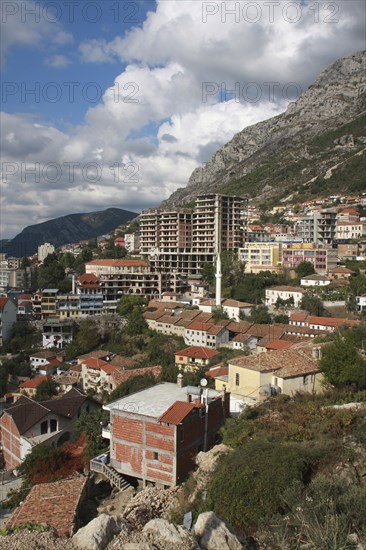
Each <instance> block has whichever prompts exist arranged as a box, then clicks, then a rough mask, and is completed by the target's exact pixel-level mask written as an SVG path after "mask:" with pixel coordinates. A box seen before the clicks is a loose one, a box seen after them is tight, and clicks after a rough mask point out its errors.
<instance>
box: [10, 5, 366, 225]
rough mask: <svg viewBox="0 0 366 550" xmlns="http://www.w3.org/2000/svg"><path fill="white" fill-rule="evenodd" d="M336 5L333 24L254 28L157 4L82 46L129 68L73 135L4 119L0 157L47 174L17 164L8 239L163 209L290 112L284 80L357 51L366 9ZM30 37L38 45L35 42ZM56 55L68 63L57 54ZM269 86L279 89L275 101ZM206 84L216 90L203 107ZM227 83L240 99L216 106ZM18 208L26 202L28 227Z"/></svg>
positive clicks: (264, 20)
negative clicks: (234, 147) (200, 169)
mask: <svg viewBox="0 0 366 550" xmlns="http://www.w3.org/2000/svg"><path fill="white" fill-rule="evenodd" d="M211 4H212V5H214V6H219V7H220V6H221V5H222V4H225V3H221V2H218V3H211ZM228 4H229V3H226V5H228ZM232 4H233V5H234V4H235V3H234V2H233V3H232ZM244 4H248V3H241V6H243V5H244ZM251 4H253V3H251ZM291 4H293V3H291ZM316 4H317V3H313V7H314V5H316ZM338 4H339V6H340V12H339V14H337V17H338V19H339V20H338V22H337V23H330V22H329V23H328V22H326V21H325V20H324V19H325V17H330V16H331V14H329V13H325V12H320V13H319V22H316V21H315V22H314V17H315V15H314V11H313V10H309V9H305V7H304V6H302V16H301V19H300V20H299V22H298V23H297V24H295V23H289V22H288V21H286V20H285V19H284V17H283V14H282V15H280V16H278V15H277V16H276V18H275V20H274V22H273V23H271V22H270V20H269V17H268V16H267V17H264V16H263V15H262V17H261V18H260V20H259V21H258V22H257V23H255V24H254V23H248V22H246V21H244V20H243V16H241V19H240V20H239V21H238V22H235V20H234V19H233V17H229V16H228V17H227V20H226V23H225V22H223V20H222V14H220V13H218V14H215V15H213V16H209V17H208V18H207V23H203V21H202V5H203V4H202V3H201V2H195V1H194V2H192V1H184V2H183V1H177V2H173V1H160V2H158V5H157V9H156V12H151V13H149V14H148V16H147V19H146V21H145V23H144V24H143V26H142V27H141V28H135V29H132V30H131V31H130V32H129V33H128V34H127V35H126V36H124V37H116V38H115V39H114V40H113V41H111V42H106V41H105V40H95V39H94V40H91V41H87V42H83V43H82V44H81V45H80V48H79V53H80V55H81V59H82V60H83V61H84V62H89V63H90V62H94V63H105V62H110V61H115V62H116V67H117V66H118V63H121V62H123V64H124V65H125V63H128V64H127V66H125V68H124V70H123V71H121V72H120V74H119V75H118V76H116V78H115V83H114V86H112V87H110V88H108V89H107V90H106V91H105V93H104V95H103V98H102V100H101V102H100V104H99V105H97V106H95V107H93V108H90V109H89V111H88V112H87V115H86V117H85V123H84V124H82V125H80V126H77V127H74V128H72V129H71V130H70V131H69V133H63V132H59V131H58V130H57V129H56V128H52V127H50V126H47V125H44V124H43V125H42V124H36V123H35V121H34V120H32V119H30V118H29V117H24V116H21V115H5V117H4V121H5V126H3V128H2V134H3V149H2V150H3V157H4V160H6V161H9V162H14V163H18V166H19V167H20V168H21V163H22V162H23V163H32V162H33V163H35V162H39V163H40V175H41V177H40V181H38V182H37V181H36V178H34V177H33V176H32V175H31V174H30V175H29V177H28V178H27V179H26V181H22V177H21V176H22V173H21V170H20V169H19V170H18V171H17V172H16V173H14V175H12V176H11V175H8V178H7V181H6V182H5V184H4V187H3V193H2V197H1V200H2V208H3V212H5V213H6V217H7V227H6V229H5V226H4V227H3V228H2V229H3V232H4V233H3V234H5V235H6V236H8V235H11V234H14V233H15V232H16V231H18V230H19V229H20V228H21V227H23V226H24V225H25V224H28V223H31V222H32V223H35V221H37V220H38V221H39V220H40V219H45V218H51V217H54V216H57V215H61V214H63V213H67V212H70V211H73V212H76V211H87V210H92V209H100V208H103V207H108V206H111V205H123V206H124V207H125V208H128V209H131V210H136V209H139V208H142V207H146V206H149V205H157V204H159V202H160V201H161V200H163V199H165V198H167V197H168V196H169V195H170V193H171V192H173V191H174V190H176V189H177V188H178V187H183V186H185V185H186V183H187V181H188V178H189V176H190V174H191V173H192V171H193V170H194V169H195V168H196V167H197V166H198V165H200V164H201V163H202V162H206V161H207V160H209V158H210V156H211V155H212V154H213V153H214V151H215V150H216V149H217V148H218V147H220V145H222V144H223V143H226V142H227V141H229V140H230V139H231V138H232V136H233V135H234V134H235V133H236V132H238V131H240V130H241V129H242V128H244V127H245V126H248V125H250V124H254V123H256V122H258V121H260V120H263V119H265V118H268V117H270V116H274V115H276V114H278V113H280V112H281V111H283V110H284V109H285V107H286V104H287V99H286V98H284V97H283V93H282V92H283V89H284V87H285V86H286V84H287V83H288V82H290V81H291V82H296V83H298V85H299V87H301V88H302V89H305V87H306V86H307V85H308V84H310V83H311V82H312V81H313V80H314V78H315V77H316V76H317V75H318V74H319V72H320V70H322V69H324V68H325V67H326V66H327V65H329V64H330V63H331V62H332V61H334V60H335V59H336V58H337V57H341V56H342V55H346V54H348V53H351V52H352V51H356V50H358V49H361V48H362V46H363V43H362V38H363V34H362V32H363V19H362V10H364V4H363V3H361V2H358V3H357V2H356V3H355V2H340V3H338ZM206 5H207V3H206ZM258 5H260V6H262V4H260V3H258ZM281 6H282V4H281ZM321 6H322V7H323V4H321ZM288 13H289V15H291V14H290V12H288ZM29 31H31V29H30V30H29ZM27 39H28V40H30V41H32V40H33V41H35V42H36V41H37V36H33V38H32V37H29V38H27ZM38 39H39V40H43V35H41V36H39V37H38ZM17 40H18V42H19V40H20V39H19V38H17ZM24 40H26V38H24ZM63 40H66V41H67V40H68V38H67V36H66V37H64V38H63ZM61 41H62V38H61ZM10 43H11V42H10ZM23 43H25V42H23ZM8 44H9V42H8ZM56 57H57V58H58V60H59V62H61V64H62V56H53V59H54V60H55V58H56ZM50 59H52V58H50ZM268 82H272V83H278V85H277V86H276V87H275V92H276V93H275V94H274V96H273V97H270V90H271V87H270V86H268ZM203 83H211V86H212V87H211V88H209V89H212V90H213V92H212V93H211V94H208V95H207V98H206V101H203V96H202V87H203ZM221 83H224V86H226V88H227V89H228V90H231V89H233V88H234V86H235V83H237V85H238V86H239V88H238V91H239V96H240V101H237V100H235V98H233V97H232V96H229V98H227V99H230V100H229V101H225V102H221V103H220V102H218V92H219V91H220V87H221ZM248 83H255V84H256V85H257V87H258V90H259V91H260V92H261V97H260V100H258V101H257V102H254V101H252V100H250V99H249V98H248V96H247V95H245V94H246V93H247V92H248V88H246V86H247V85H248ZM266 83H267V84H266ZM272 87H273V86H272ZM236 99H238V98H236ZM4 130H5V131H4ZM73 162H74V163H77V165H75V167H74V168H75V170H74V177H73V178H70V173H69V169H70V163H73ZM45 163H55V164H56V165H57V166H60V167H61V168H62V174H61V176H60V178H59V180H57V181H52V170H50V171H49V172H48V171H47V170H46V171H45V173H43V168H44V166H45ZM89 163H97V164H96V168H97V170H98V174H99V171H100V174H99V175H100V178H99V181H93V170H91V169H90V171H89V172H87V171H85V167H86V166H89V167H91V165H89ZM116 163H117V165H118V166H119V167H120V170H119V171H116V169H115V168H113V166H116ZM111 167H112V168H111ZM8 168H9V167H8ZM9 169H11V168H9ZM45 175H46V177H45ZM19 197H20V200H19ZM19 203H20V204H28V205H29V216H27V219H26V221H25V220H24V209H22V208H20V207H19Z"/></svg>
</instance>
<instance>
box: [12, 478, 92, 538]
mask: <svg viewBox="0 0 366 550" xmlns="http://www.w3.org/2000/svg"><path fill="white" fill-rule="evenodd" d="M86 482H87V478H86V477H84V476H76V477H73V478H71V479H64V480H62V481H56V482H54V483H40V484H38V485H35V486H34V487H32V489H31V491H30V493H29V495H28V496H27V498H26V499H25V501H24V502H23V504H21V505H20V506H19V507H18V508H16V510H15V511H14V513H13V514H12V516H11V517H10V519H9V520H8V521H7V523H6V525H7V527H11V528H13V527H16V526H18V525H21V524H22V523H28V522H29V523H34V524H40V523H45V524H47V525H49V526H50V527H53V528H54V529H55V530H56V532H57V535H58V536H59V537H70V536H71V535H72V534H73V533H74V529H75V519H76V512H77V508H78V505H79V501H80V498H81V496H82V494H83V491H84V487H85V484H86Z"/></svg>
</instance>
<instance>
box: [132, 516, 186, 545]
mask: <svg viewBox="0 0 366 550" xmlns="http://www.w3.org/2000/svg"><path fill="white" fill-rule="evenodd" d="M142 532H143V533H145V534H151V535H152V536H153V538H154V539H155V540H157V539H158V540H160V541H163V542H164V543H167V544H170V545H175V546H176V547H177V548H180V549H182V550H183V549H184V548H187V549H190V548H192V549H193V548H195V547H196V544H195V541H194V539H193V538H192V536H191V535H190V534H189V533H188V531H186V530H185V529H183V527H180V526H179V525H173V524H172V523H169V522H168V521H167V520H166V519H161V518H160V519H153V520H151V521H149V523H147V524H146V525H145V527H144V528H143V530H142Z"/></svg>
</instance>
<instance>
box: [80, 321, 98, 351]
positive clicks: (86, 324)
mask: <svg viewBox="0 0 366 550" xmlns="http://www.w3.org/2000/svg"><path fill="white" fill-rule="evenodd" d="M75 344H76V348H77V350H78V353H79V354H82V353H87V352H89V351H90V350H92V349H95V348H96V347H97V346H98V345H99V344H100V336H99V333H98V327H97V323H96V322H95V320H94V319H83V320H82V321H81V322H80V324H79V330H78V332H77V335H76V338H75Z"/></svg>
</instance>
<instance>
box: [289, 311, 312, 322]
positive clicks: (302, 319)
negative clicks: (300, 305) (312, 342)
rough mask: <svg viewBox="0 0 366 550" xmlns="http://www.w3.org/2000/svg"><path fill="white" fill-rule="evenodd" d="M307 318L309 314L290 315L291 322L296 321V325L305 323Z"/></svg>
mask: <svg viewBox="0 0 366 550" xmlns="http://www.w3.org/2000/svg"><path fill="white" fill-rule="evenodd" d="M307 318H308V314H307V313H291V315H290V321H294V322H296V323H305V321H306V320H307Z"/></svg>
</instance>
